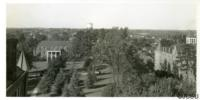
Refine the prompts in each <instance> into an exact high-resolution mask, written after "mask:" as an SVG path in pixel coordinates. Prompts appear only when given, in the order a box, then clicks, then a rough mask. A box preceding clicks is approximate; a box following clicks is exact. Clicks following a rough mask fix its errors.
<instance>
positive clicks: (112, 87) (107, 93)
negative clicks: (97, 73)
mask: <svg viewBox="0 0 200 100" xmlns="http://www.w3.org/2000/svg"><path fill="white" fill-rule="evenodd" d="M115 92H116V84H115V83H113V84H109V85H107V86H106V87H105V88H104V90H103V92H102V96H103V97H114V96H115Z"/></svg>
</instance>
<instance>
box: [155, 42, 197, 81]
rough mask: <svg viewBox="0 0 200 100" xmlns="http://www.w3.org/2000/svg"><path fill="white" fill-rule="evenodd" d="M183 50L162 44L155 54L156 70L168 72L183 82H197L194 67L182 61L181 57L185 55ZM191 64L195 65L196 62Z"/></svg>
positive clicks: (175, 46) (177, 46)
mask: <svg viewBox="0 0 200 100" xmlns="http://www.w3.org/2000/svg"><path fill="white" fill-rule="evenodd" d="M182 49H184V48H182V47H181V46H179V45H174V44H173V45H170V46H163V45H162V44H161V43H160V44H159V45H158V46H157V48H156V50H155V52H154V70H162V71H167V72H169V73H171V74H174V75H177V76H178V77H179V78H182V79H183V80H189V81H190V82H195V76H194V73H195V72H194V71H193V69H192V67H191V66H190V65H188V64H186V61H185V60H181V59H180V58H181V57H183V56H181V55H184V53H183V52H182ZM190 62H191V63H194V61H190ZM191 65H192V64H191ZM193 65H195V64H193ZM193 67H195V66H193Z"/></svg>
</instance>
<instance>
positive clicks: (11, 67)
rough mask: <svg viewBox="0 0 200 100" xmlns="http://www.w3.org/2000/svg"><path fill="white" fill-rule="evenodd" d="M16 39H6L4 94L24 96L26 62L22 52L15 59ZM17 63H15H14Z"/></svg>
mask: <svg viewBox="0 0 200 100" xmlns="http://www.w3.org/2000/svg"><path fill="white" fill-rule="evenodd" d="M16 46H17V40H16V39H7V48H6V56H7V57H6V63H7V64H6V65H7V66H6V74H7V75H6V76H7V77H6V96H26V80H27V69H28V64H27V62H26V59H25V56H24V54H23V52H22V54H21V56H20V58H19V59H18V64H19V65H18V64H17V63H16V61H17V59H16V58H17V57H16V54H17V49H16ZM16 64H17V65H16Z"/></svg>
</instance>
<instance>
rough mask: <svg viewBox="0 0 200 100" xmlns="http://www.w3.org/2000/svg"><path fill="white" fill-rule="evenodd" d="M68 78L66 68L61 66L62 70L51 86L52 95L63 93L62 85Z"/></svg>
mask: <svg viewBox="0 0 200 100" xmlns="http://www.w3.org/2000/svg"><path fill="white" fill-rule="evenodd" d="M65 79H66V75H65V73H64V70H63V69H62V68H60V71H59V72H58V74H57V76H56V79H55V82H54V84H53V85H52V86H51V92H50V95H51V96H59V95H61V93H62V87H63V85H64V82H65Z"/></svg>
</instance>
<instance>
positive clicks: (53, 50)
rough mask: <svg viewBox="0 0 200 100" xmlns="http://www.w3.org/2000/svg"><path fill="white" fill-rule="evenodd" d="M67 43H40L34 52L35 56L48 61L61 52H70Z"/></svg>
mask: <svg viewBox="0 0 200 100" xmlns="http://www.w3.org/2000/svg"><path fill="white" fill-rule="evenodd" d="M70 48H71V47H70V46H69V42H67V41H41V42H40V43H39V44H38V46H37V48H36V51H35V54H34V55H35V56H39V57H40V58H42V59H45V60H47V61H48V59H53V58H56V57H58V56H60V55H61V51H62V50H64V51H65V52H69V51H70Z"/></svg>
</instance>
